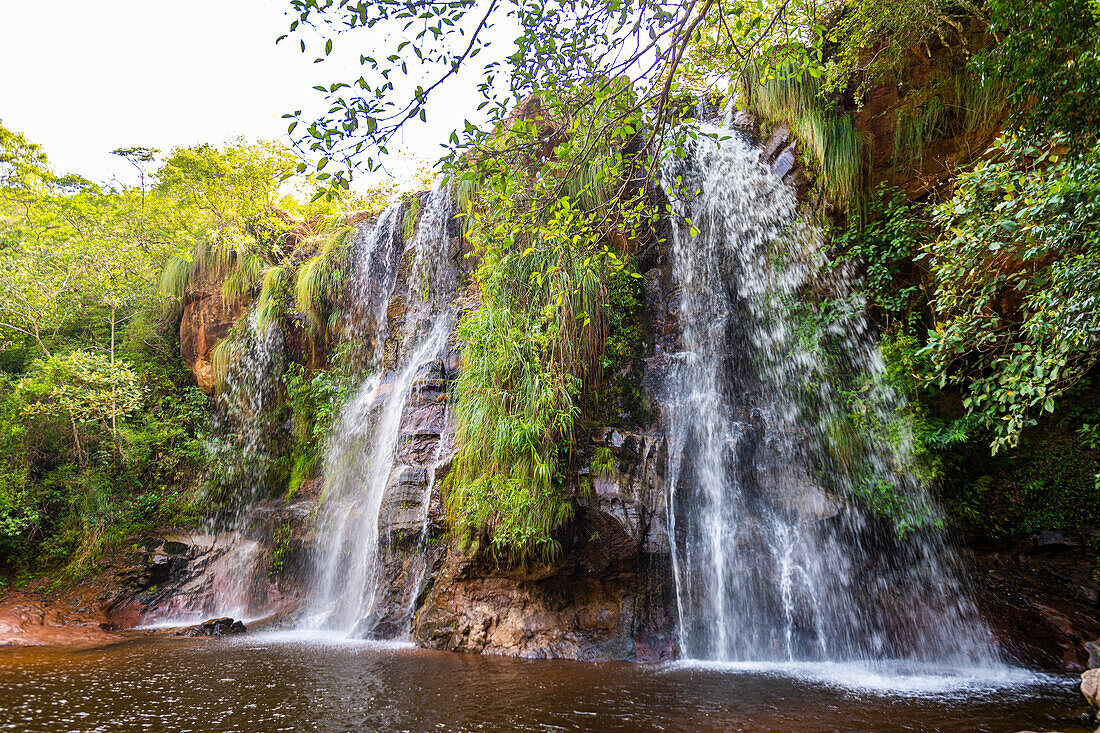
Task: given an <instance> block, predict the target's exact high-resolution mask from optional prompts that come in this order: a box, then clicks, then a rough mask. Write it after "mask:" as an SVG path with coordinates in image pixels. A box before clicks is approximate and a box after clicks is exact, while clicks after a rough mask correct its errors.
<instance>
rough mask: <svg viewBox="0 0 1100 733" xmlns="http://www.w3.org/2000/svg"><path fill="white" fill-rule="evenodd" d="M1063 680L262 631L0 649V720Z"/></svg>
mask: <svg viewBox="0 0 1100 733" xmlns="http://www.w3.org/2000/svg"><path fill="white" fill-rule="evenodd" d="M1072 684H1073V682H1072V680H1071V679H1068V678H1066V679H1061V678H1050V677H1046V678H1040V677H1035V676H1028V675H1024V674H1023V673H1021V674H1020V675H1016V676H1012V679H1008V678H1005V679H1002V680H1001V681H1000V682H996V683H993V682H988V681H985V682H983V681H980V680H978V679H970V678H966V677H956V678H951V679H945V678H943V677H942V676H939V675H927V676H921V675H911V676H904V677H897V676H892V675H887V674H881V673H880V674H872V673H869V672H866V671H861V670H858V669H855V668H848V667H843V666H817V667H808V666H803V667H792V668H788V669H786V670H776V669H775V668H772V669H771V670H755V671H753V670H751V669H747V668H746V669H740V670H738V669H732V668H728V667H727V668H721V669H719V668H703V667H692V666H687V665H673V666H644V665H631V664H625V663H601V664H587V663H579V662H559V661H541V660H519V659H506V658H491V657H477V656H464V655H457V654H447V653H441V652H428V651H423V650H418V649H411V648H399V647H380V646H377V645H371V644H368V643H364V642H337V641H312V642H310V641H303V640H300V639H289V638H287V637H278V636H260V635H256V636H244V637H238V638H231V639H187V640H183V639H142V640H134V641H128V642H123V643H119V644H115V645H112V646H107V647H101V648H97V649H90V650H65V649H8V650H0V730H15V731H27V732H28V733H30V732H47V731H49V732H51V733H52V732H54V731H59V732H60V731H80V732H81V733H84V732H89V733H90V732H92V731H96V732H99V731H104V732H107V731H112V732H113V731H173V732H176V731H178V732H181V733H182V732H183V731H195V732H196V733H228V732H229V731H239V732H240V733H268V732H271V731H510V730H517V731H723V732H726V731H761V732H764V731H767V732H770V731H776V732H778V731H783V732H784V733H788V732H791V731H958V732H959V733H962V732H963V731H965V732H966V733H975V732H976V731H990V732H999V731H1018V730H1021V729H1032V730H1052V729H1058V730H1062V731H1077V730H1086V729H1085V728H1082V727H1081V726H1082V724H1083V721H1082V720H1081V719H1080V718H1076V719H1073V716H1074V715H1075V714H1076V713H1077V712H1078V711H1079V710H1080V707H1081V702H1082V701H1081V698H1080V696H1079V694H1078V693H1077V692H1076V691H1075V690H1074V688H1073V686H1072Z"/></svg>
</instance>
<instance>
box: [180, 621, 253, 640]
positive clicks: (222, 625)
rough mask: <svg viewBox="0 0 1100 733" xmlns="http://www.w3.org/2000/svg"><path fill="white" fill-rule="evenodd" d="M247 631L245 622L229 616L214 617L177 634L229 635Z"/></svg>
mask: <svg viewBox="0 0 1100 733" xmlns="http://www.w3.org/2000/svg"><path fill="white" fill-rule="evenodd" d="M245 631H246V629H245V627H244V624H243V623H241V622H240V621H237V620H235V619H231V618H229V617H228V616H225V617H222V618H212V619H209V620H207V621H203V622H202V623H201V624H196V625H195V626H191V627H189V628H186V629H183V630H182V631H177V632H176V636H229V635H230V634H243V633H244V632H245Z"/></svg>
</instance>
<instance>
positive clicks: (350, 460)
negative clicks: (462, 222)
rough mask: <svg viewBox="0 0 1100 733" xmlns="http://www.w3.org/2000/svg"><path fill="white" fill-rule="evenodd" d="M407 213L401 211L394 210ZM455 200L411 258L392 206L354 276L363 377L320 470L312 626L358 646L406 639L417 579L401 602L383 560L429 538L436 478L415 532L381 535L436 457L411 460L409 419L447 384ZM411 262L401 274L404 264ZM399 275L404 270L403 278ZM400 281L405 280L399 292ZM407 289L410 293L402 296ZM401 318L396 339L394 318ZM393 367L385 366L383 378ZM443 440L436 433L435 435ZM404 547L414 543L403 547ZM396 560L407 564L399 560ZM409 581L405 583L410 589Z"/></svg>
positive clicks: (437, 204)
mask: <svg viewBox="0 0 1100 733" xmlns="http://www.w3.org/2000/svg"><path fill="white" fill-rule="evenodd" d="M398 208H400V207H398ZM452 215H453V212H452V208H451V198H450V192H449V191H448V190H446V189H443V188H436V189H435V190H433V191H432V192H431V193H430V194H429V195H428V197H427V201H426V202H425V204H424V209H423V212H422V213H421V216H420V221H419V223H418V226H417V229H416V234H415V235H414V237H413V238H412V239H411V240H410V241H409V242H408V244H407V245H406V247H405V251H404V253H402V252H401V250H400V247H398V248H396V249H391V248H390V247H391V244H392V242H393V241H394V240H395V237H396V240H397V241H398V242H399V241H400V233H399V232H398V231H397V230H394V229H392V228H393V227H399V226H400V224H401V216H400V215H399V213H398V212H397V211H396V210H395V209H394V207H391V208H390V209H388V210H387V211H386V213H385V214H383V216H382V217H381V218H380V219H379V222H378V225H377V226H376V228H375V236H373V237H372V238H370V239H369V240H364V241H363V243H362V244H363V246H362V247H361V251H360V252H359V253H358V257H357V260H358V264H357V269H356V272H355V274H354V275H353V278H352V283H351V288H350V297H351V299H352V301H353V303H352V308H353V310H354V311H355V312H356V313H357V314H358V315H357V316H356V317H355V327H354V328H355V330H353V331H352V333H353V334H355V335H357V336H360V337H361V338H362V339H363V340H364V342H365V345H364V348H366V349H368V350H369V351H370V353H369V354H368V355H367V357H366V360H365V361H366V363H367V364H368V368H367V374H366V376H365V377H364V378H363V380H362V381H361V383H360V384H359V386H358V388H357V389H356V391H355V393H354V395H353V396H352V398H351V399H350V400H349V401H348V402H347V403H346V404H345V405H344V407H343V408H342V410H341V412H340V415H339V417H338V419H337V423H336V426H335V428H334V431H333V434H332V435H331V437H330V439H329V444H328V448H327V452H326V456H325V463H324V472H325V479H324V491H323V499H322V501H323V504H322V508H321V515H320V517H319V520H318V523H317V530H316V535H317V543H318V558H319V559H318V563H317V568H316V577H317V581H316V587H315V590H314V592H313V594H312V597H311V601H310V609H309V611H308V614H307V616H306V618H305V625H306V626H308V627H311V628H323V629H330V630H336V631H341V632H346V633H351V634H354V635H357V636H396V635H400V634H402V633H404V631H405V626H407V619H404V618H401V619H395V618H393V616H394V615H395V614H396V615H403V614H405V613H406V605H407V598H405V597H406V596H408V595H409V594H410V593H413V592H414V589H413V588H412V587H409V586H414V585H415V584H416V582H418V579H417V577H414V576H416V573H409V574H408V577H407V578H399V579H397V584H398V585H401V586H402V587H400V588H398V589H397V591H396V595H397V596H400V597H402V600H399V601H397V602H394V601H393V599H392V596H393V595H394V589H393V588H390V587H387V586H389V585H392V582H391V581H393V580H394V579H393V578H387V577H385V576H386V570H385V567H384V566H385V565H386V560H387V558H386V557H385V555H386V552H387V551H388V550H392V549H394V548H392V544H393V542H392V541H391V538H390V535H391V534H394V533H397V532H399V533H400V534H401V536H402V537H407V536H408V535H409V534H410V529H411V530H413V531H412V532H411V534H413V535H415V538H414V541H413V542H412V544H411V547H412V548H413V549H415V547H416V542H417V541H419V540H421V539H422V537H423V534H424V529H425V527H426V524H427V509H426V507H427V504H428V499H429V497H428V496H427V492H430V490H431V487H432V481H431V480H424V481H420V482H412V483H414V484H415V485H416V487H417V488H420V487H421V485H423V491H421V492H420V496H418V497H415V499H416V500H417V501H412V500H410V498H409V497H408V496H404V495H403V496H402V497H401V503H402V504H409V503H416V504H417V507H418V513H417V516H416V519H415V522H414V524H415V526H413V527H410V526H408V523H406V525H405V526H402V527H400V528H398V529H396V530H395V531H394V532H392V533H391V532H390V531H388V530H389V529H392V528H391V527H386V526H383V524H384V523H383V517H384V514H385V513H386V512H385V508H384V500H385V499H386V497H387V495H389V494H393V493H394V492H401V491H402V490H404V489H407V488H408V486H409V483H410V482H409V481H408V480H407V479H406V474H408V473H410V472H411V473H412V474H414V475H419V474H418V472H423V474H424V475H425V476H427V475H430V474H432V473H433V469H434V461H436V460H438V451H433V452H431V453H430V455H429V456H428V457H427V458H426V459H425V460H426V461H427V464H428V465H410V464H415V463H416V461H414V460H413V459H408V461H407V462H403V461H405V459H407V458H408V457H407V456H403V455H402V453H403V451H402V450H401V449H402V444H403V442H404V441H405V439H406V438H407V437H408V434H409V433H408V431H409V427H408V425H407V423H408V422H409V421H410V415H409V413H410V411H411V410H414V409H415V408H416V407H417V406H418V404H419V402H418V400H420V395H421V393H422V392H424V391H425V390H426V388H427V386H429V385H433V384H434V385H436V386H439V384H441V382H442V380H441V379H435V378H433V376H432V375H433V374H435V373H437V372H441V370H442V365H441V359H442V357H443V356H444V355H445V353H446V349H447V345H448V342H449V341H450V336H451V331H452V329H453V325H454V314H453V311H452V306H451V301H452V299H453V295H454V289H455V272H454V266H453V264H452V263H451V261H450V257H451V247H452V244H453V240H452V238H451V236H450V224H451V219H452ZM402 259H403V260H404V264H403V265H401V266H400V268H399V267H398V264H399V263H400V262H401V260H402ZM399 269H400V270H401V271H400V272H399ZM402 277H403V279H404V282H403V283H401V282H398V281H399V280H401V279H402ZM401 285H403V286H404V287H400V286H401ZM394 311H403V316H399V317H397V318H396V319H395V320H396V329H395V332H393V333H390V332H389V331H388V327H387V319H388V318H391V317H392V315H393V312H394ZM387 367H388V368H387ZM435 438H436V440H438V438H439V434H438V433H436V435H435ZM403 547H404V549H406V550H408V549H409V547H410V545H409V544H408V543H406V544H405V545H404V546H403ZM397 560H398V562H399V563H400V561H401V560H402V558H398V559H397ZM402 580H405V581H409V582H402Z"/></svg>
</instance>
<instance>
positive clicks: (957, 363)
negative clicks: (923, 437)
mask: <svg viewBox="0 0 1100 733" xmlns="http://www.w3.org/2000/svg"><path fill="white" fill-rule="evenodd" d="M1057 149H1058V148H1057V147H1056V145H1055V144H1053V143H1051V144H1048V145H1047V146H1044V147H1042V148H1040V147H1036V146H1034V145H1030V144H1027V143H1025V142H1023V141H1021V140H1020V139H1019V138H1015V137H1006V138H1003V139H1002V140H1000V141H999V142H998V146H997V148H996V149H995V150H994V151H993V156H992V157H991V158H990V159H989V160H987V161H982V162H979V163H978V164H977V165H975V167H974V168H973V170H971V171H968V172H966V173H964V174H962V175H961V176H960V177H959V179H958V183H957V188H956V194H955V197H954V198H952V199H951V200H950V201H948V202H946V203H945V204H943V205H942V206H940V207H939V208H938V209H937V211H936V217H937V220H938V222H939V223H940V224H941V226H942V227H943V229H944V234H943V235H942V236H941V237H939V238H938V239H936V240H935V241H933V242H931V243H930V244H929V245H928V247H927V248H926V253H925V261H926V262H927V263H928V265H929V267H930V269H931V270H932V274H933V276H934V277H935V280H936V284H937V293H936V298H935V307H936V312H937V321H938V322H937V324H936V328H935V332H934V333H933V334H931V337H930V341H929V349H930V352H931V354H932V356H933V368H934V371H935V373H936V374H937V375H938V377H939V383H940V385H941V386H943V385H946V384H948V383H956V384H961V385H964V386H965V388H966V391H967V395H966V398H965V400H964V405H965V406H966V407H967V409H968V410H969V411H970V412H971V413H972V414H975V415H977V416H979V417H980V418H981V421H982V423H983V425H984V426H985V427H987V428H989V429H990V430H991V431H992V432H993V435H994V438H993V448H994V450H997V449H1000V448H1003V447H1008V446H1012V445H1015V444H1016V443H1017V441H1018V439H1019V436H1020V432H1021V430H1023V428H1024V427H1026V426H1028V425H1033V424H1034V420H1035V417H1034V416H1035V414H1036V413H1037V412H1038V411H1046V412H1053V411H1054V409H1055V401H1056V400H1057V399H1058V398H1059V397H1060V396H1061V395H1062V394H1064V393H1065V391H1066V390H1067V389H1068V388H1069V387H1071V386H1072V385H1073V384H1074V383H1075V382H1076V381H1077V380H1079V379H1080V378H1081V377H1082V376H1084V375H1085V374H1086V373H1087V372H1088V370H1089V369H1090V368H1091V367H1092V365H1093V364H1095V363H1096V359H1097V356H1098V355H1100V350H1098V349H1100V340H1098V336H1100V315H1098V313H1100V310H1098V306H1100V290H1098V282H1097V279H1096V276H1095V274H1096V272H1097V268H1098V267H1100V238H1098V234H1097V232H1100V228H1098V224H1100V208H1098V203H1097V202H1098V200H1100V199H1098V194H1100V151H1096V150H1094V151H1092V152H1091V153H1090V154H1089V155H1088V156H1085V157H1082V158H1066V157H1062V156H1059V155H1058V154H1057V152H1056V151H1057Z"/></svg>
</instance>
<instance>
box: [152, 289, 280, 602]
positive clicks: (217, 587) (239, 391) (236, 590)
mask: <svg viewBox="0 0 1100 733" xmlns="http://www.w3.org/2000/svg"><path fill="white" fill-rule="evenodd" d="M245 325H246V327H247V328H246V330H245V331H244V333H243V334H242V336H241V337H239V338H236V339H232V340H229V341H226V342H224V344H225V346H224V348H226V349H228V353H226V354H225V355H224V359H225V362H226V365H225V378H224V383H223V384H222V386H221V388H220V390H219V391H218V393H217V396H216V398H215V410H214V412H213V416H212V423H213V425H212V427H213V430H212V431H211V433H212V435H213V436H214V437H212V438H211V439H210V441H209V443H208V448H209V450H210V452H211V454H212V456H213V462H212V465H211V468H210V470H209V472H208V474H207V476H206V481H207V483H208V485H209V486H208V490H209V491H211V492H212V493H213V494H214V497H213V498H214V499H215V500H216V501H217V502H218V504H220V506H221V508H220V510H219V511H218V512H215V513H213V514H211V515H210V516H209V517H208V518H207V519H206V521H205V523H204V525H203V527H202V530H201V531H200V532H198V533H195V534H190V535H188V536H187V537H186V539H187V541H188V544H191V545H193V546H194V547H195V548H196V549H197V550H198V551H199V552H200V553H201V556H202V558H203V559H202V560H201V562H202V566H203V572H201V573H199V574H197V576H196V579H195V580H194V582H193V583H191V584H189V585H188V586H187V587H186V588H185V589H184V591H183V592H181V593H179V594H178V595H176V596H174V597H172V598H169V599H167V600H166V601H162V602H161V603H160V604H159V606H158V607H157V609H156V610H155V611H154V612H152V613H150V614H148V616H147V617H146V618H147V621H148V622H150V623H171V622H177V623H184V622H194V621H201V620H203V619H205V618H210V617H211V616H232V617H234V618H238V619H240V618H245V619H248V618H254V617H256V616H260V615H263V613H264V612H265V611H266V610H267V608H266V606H267V599H266V598H265V597H264V594H263V593H262V592H261V587H262V586H263V585H265V583H264V580H265V579H264V578H263V572H262V564H263V563H262V560H263V558H264V555H265V549H264V546H263V543H262V542H261V541H260V535H262V531H260V530H258V527H257V525H260V524H262V522H260V521H258V518H257V517H256V515H255V512H254V509H255V507H256V503H257V501H258V499H259V498H260V497H262V496H263V495H264V492H265V490H266V488H267V474H268V471H269V469H270V466H271V455H272V453H273V446H274V444H275V442H276V441H278V440H279V439H280V437H279V432H280V430H281V429H282V428H281V426H280V425H279V422H278V419H277V414H276V413H277V407H278V404H279V399H280V392H281V389H282V387H281V384H280V381H279V380H280V377H279V375H281V374H282V373H283V371H284V361H285V358H286V354H285V344H284V342H283V337H282V333H281V332H280V330H279V329H278V328H277V327H276V326H275V325H274V324H271V323H262V322H261V321H260V319H259V318H258V317H257V314H256V311H255V309H254V308H253V309H252V310H251V311H249V313H248V315H247V316H246V321H245Z"/></svg>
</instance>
